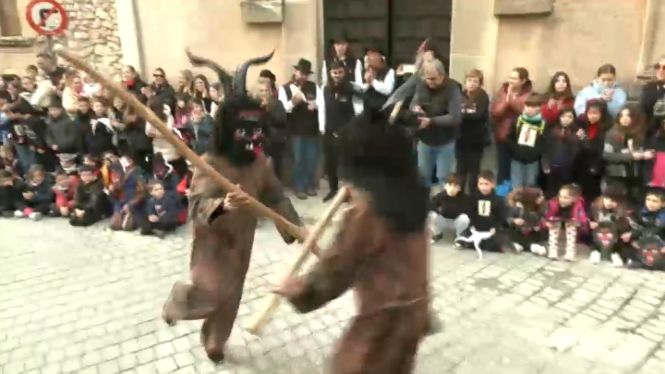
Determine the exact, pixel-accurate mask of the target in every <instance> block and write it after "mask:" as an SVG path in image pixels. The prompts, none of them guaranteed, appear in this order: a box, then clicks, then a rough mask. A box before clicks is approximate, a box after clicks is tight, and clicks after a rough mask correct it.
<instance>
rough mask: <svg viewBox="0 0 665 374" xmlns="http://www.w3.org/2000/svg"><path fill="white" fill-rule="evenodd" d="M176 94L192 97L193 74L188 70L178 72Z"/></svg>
mask: <svg viewBox="0 0 665 374" xmlns="http://www.w3.org/2000/svg"><path fill="white" fill-rule="evenodd" d="M176 93H178V94H186V95H188V96H193V95H194V73H192V71H191V70H189V69H184V70H180V76H179V77H178V88H177V90H176Z"/></svg>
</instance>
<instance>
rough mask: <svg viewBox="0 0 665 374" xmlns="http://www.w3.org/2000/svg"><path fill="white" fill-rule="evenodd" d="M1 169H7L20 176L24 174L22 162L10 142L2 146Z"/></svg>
mask: <svg viewBox="0 0 665 374" xmlns="http://www.w3.org/2000/svg"><path fill="white" fill-rule="evenodd" d="M0 169H4V170H7V171H9V172H11V173H12V174H14V176H16V177H19V178H20V177H22V176H23V170H22V169H21V163H20V162H19V160H18V158H17V157H16V152H15V151H14V147H12V146H11V145H10V144H3V145H1V146H0Z"/></svg>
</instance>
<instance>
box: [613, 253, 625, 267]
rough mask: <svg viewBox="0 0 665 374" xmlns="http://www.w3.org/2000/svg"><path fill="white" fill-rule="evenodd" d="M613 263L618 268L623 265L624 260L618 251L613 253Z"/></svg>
mask: <svg viewBox="0 0 665 374" xmlns="http://www.w3.org/2000/svg"><path fill="white" fill-rule="evenodd" d="M612 265H614V266H615V267H618V268H620V267H623V260H622V259H621V256H619V254H618V253H612Z"/></svg>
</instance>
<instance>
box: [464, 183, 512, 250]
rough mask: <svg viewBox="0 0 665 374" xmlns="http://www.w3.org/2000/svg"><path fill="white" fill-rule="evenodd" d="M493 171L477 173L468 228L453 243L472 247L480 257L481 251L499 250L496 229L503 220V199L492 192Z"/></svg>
mask: <svg viewBox="0 0 665 374" xmlns="http://www.w3.org/2000/svg"><path fill="white" fill-rule="evenodd" d="M495 185H496V179H495V177H494V173H493V172H491V171H489V170H485V171H482V172H481V173H480V174H478V191H477V192H476V193H475V194H474V195H472V196H471V199H470V205H469V206H470V211H469V215H470V218H471V220H470V229H467V230H466V231H465V232H464V234H462V235H460V236H458V237H457V239H455V245H457V246H464V247H466V248H473V249H475V250H476V252H478V256H479V257H480V258H482V251H483V250H485V251H491V252H501V251H502V248H501V246H502V243H501V241H500V240H499V239H498V231H499V229H500V228H501V224H502V223H503V222H504V208H503V201H502V200H501V198H500V197H499V196H497V195H496V194H495V193H494V187H495Z"/></svg>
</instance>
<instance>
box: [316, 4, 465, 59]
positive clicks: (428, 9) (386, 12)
mask: <svg viewBox="0 0 665 374" xmlns="http://www.w3.org/2000/svg"><path fill="white" fill-rule="evenodd" d="M323 4H324V8H323V14H324V36H325V40H326V45H325V48H326V53H328V50H329V49H330V48H329V40H330V38H332V37H333V36H335V35H339V34H341V33H346V34H347V35H348V36H349V37H350V38H351V39H353V40H354V43H353V44H352V46H351V48H352V50H353V52H354V54H355V55H356V56H361V55H362V54H363V52H364V48H366V47H368V46H373V47H379V48H381V49H382V50H383V51H384V52H385V53H386V55H387V56H386V57H387V58H388V60H389V62H390V64H391V65H393V66H394V65H395V64H398V63H405V62H410V61H412V60H413V57H414V52H415V50H416V49H417V48H418V46H419V45H420V43H421V42H422V41H423V40H424V39H425V38H428V37H429V38H430V41H431V42H432V43H433V44H434V46H435V47H436V49H437V50H438V51H439V52H440V53H441V54H442V55H443V56H445V57H446V58H447V57H448V56H449V55H450V33H451V26H450V24H451V15H452V0H326V1H324V2H323ZM444 62H445V63H446V65H447V64H448V61H444Z"/></svg>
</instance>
